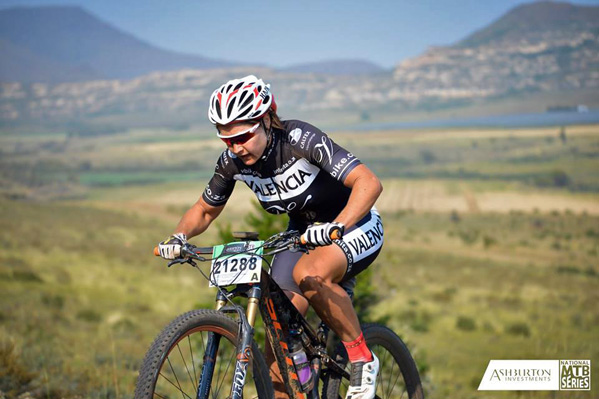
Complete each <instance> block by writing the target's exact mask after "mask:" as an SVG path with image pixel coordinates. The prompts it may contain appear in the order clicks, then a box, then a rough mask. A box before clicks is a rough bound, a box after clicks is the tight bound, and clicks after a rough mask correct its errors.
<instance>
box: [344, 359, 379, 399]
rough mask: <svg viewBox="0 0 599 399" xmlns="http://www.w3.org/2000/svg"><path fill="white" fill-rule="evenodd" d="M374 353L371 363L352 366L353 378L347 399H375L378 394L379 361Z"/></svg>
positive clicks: (359, 363) (353, 364) (351, 378)
mask: <svg viewBox="0 0 599 399" xmlns="http://www.w3.org/2000/svg"><path fill="white" fill-rule="evenodd" d="M371 353H372V361H371V362H358V363H352V364H351V377H350V381H349V388H348V390H347V395H345V399H373V398H374V396H375V394H376V377H377V375H378V374H379V359H378V358H377V357H376V355H375V354H374V353H373V352H371Z"/></svg>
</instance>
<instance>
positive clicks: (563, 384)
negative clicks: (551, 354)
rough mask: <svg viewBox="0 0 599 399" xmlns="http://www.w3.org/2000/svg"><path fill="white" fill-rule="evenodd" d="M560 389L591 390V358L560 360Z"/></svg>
mask: <svg viewBox="0 0 599 399" xmlns="http://www.w3.org/2000/svg"><path fill="white" fill-rule="evenodd" d="M559 377H560V378H559V389H560V390H562V391H590V390H591V361H590V360H560V361H559Z"/></svg>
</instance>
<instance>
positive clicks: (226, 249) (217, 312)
mask: <svg viewBox="0 0 599 399" xmlns="http://www.w3.org/2000/svg"><path fill="white" fill-rule="evenodd" d="M234 237H235V238H236V239H238V240H239V241H237V242H232V243H228V244H224V245H218V246H215V247H196V246H193V245H191V244H186V245H184V246H183V247H182V248H181V258H180V259H175V260H173V261H170V262H169V267H170V266H172V265H176V264H189V265H191V266H193V267H194V268H196V269H197V270H199V271H200V273H202V275H203V276H204V277H205V278H206V279H207V280H208V281H209V286H211V287H216V289H217V294H216V308H215V309H213V310H211V309H198V310H192V311H190V312H187V313H185V314H182V315H181V316H179V317H177V318H176V319H175V320H173V321H172V322H171V323H170V324H169V325H168V326H166V327H165V328H164V330H163V331H162V332H161V333H160V334H159V335H158V336H157V338H156V339H155V340H154V343H153V344H152V345H151V347H150V349H149V350H148V352H147V354H146V356H145V358H144V360H143V362H142V366H141V369H140V372H139V376H138V379H137V385H136V388H135V398H136V399H149V398H162V399H166V398H181V399H208V398H221V397H222V398H230V399H241V398H244V397H246V398H255V397H258V398H261V399H262V398H264V399H270V398H274V391H273V387H272V381H271V377H270V374H269V368H268V366H267V364H266V361H265V359H264V355H263V354H262V352H261V351H260V348H259V347H258V344H257V343H256V342H255V340H254V331H255V330H254V325H255V322H256V316H257V314H258V313H260V315H261V317H262V321H263V324H264V330H265V332H266V339H268V341H269V342H270V345H271V346H272V349H273V352H274V355H275V360H276V362H277V363H278V366H279V370H280V372H281V377H282V380H283V383H284V385H285V389H286V391H287V393H288V395H289V397H290V398H291V399H316V398H319V397H320V395H319V387H320V383H321V382H322V398H323V399H338V398H344V397H345V393H346V391H347V389H348V386H349V378H350V374H349V369H350V365H349V362H348V359H347V353H346V351H345V348H344V346H343V345H342V344H341V342H340V341H339V340H338V339H337V342H338V344H337V345H331V342H333V337H332V335H333V334H329V329H328V327H327V326H326V325H325V324H324V322H320V324H319V325H318V327H317V328H316V329H314V328H313V327H312V326H311V325H310V324H309V323H308V322H307V321H306V319H305V318H304V317H303V316H302V315H301V314H300V313H299V312H298V311H297V309H296V308H295V306H293V304H292V303H291V301H290V300H289V299H288V298H287V296H286V295H285V293H284V292H283V290H282V289H281V288H280V287H279V286H278V285H277V283H276V282H275V281H274V280H273V279H272V278H270V275H269V271H270V261H269V257H270V256H272V255H275V254H277V253H279V252H282V251H302V252H308V251H310V250H311V249H313V248H310V247H309V246H307V245H305V244H302V241H303V237H301V236H300V234H299V233H298V232H297V231H285V232H282V233H278V234H275V235H273V236H272V237H270V238H268V239H266V240H264V241H260V240H258V234H257V233H248V232H244V233H234ZM156 251H157V248H156V249H155V254H156ZM197 262H210V263H211V267H210V271H209V272H208V271H206V272H204V271H203V270H202V269H201V268H200V267H199V266H198V263H197ZM263 266H264V267H263ZM350 294H351V292H350ZM245 299H247V300H245ZM240 302H241V303H245V307H244V306H242V305H241V304H239V303H240ZM361 327H362V330H363V333H364V337H365V339H366V342H367V344H368V347H369V348H370V349H371V350H372V351H373V352H374V353H375V354H376V355H377V357H378V358H379V360H380V372H379V375H378V377H377V388H376V397H377V398H379V399H386V398H410V399H414V398H415V399H421V398H424V393H423V390H422V385H421V382H420V376H419V374H418V369H417V367H416V364H415V362H414V359H413V358H412V356H411V354H410V352H409V350H408V348H407V347H406V345H405V344H404V343H403V342H402V340H401V339H400V338H399V337H398V336H397V335H396V334H395V333H394V332H393V331H391V330H390V329H388V328H387V327H384V326H381V325H377V324H365V325H362V326H361ZM327 342H328V348H329V349H327ZM298 346H299V347H300V348H301V349H302V350H303V351H304V352H305V354H306V357H307V359H308V361H309V367H310V372H311V373H312V376H313V379H312V381H313V384H311V385H310V387H307V386H306V385H305V384H304V388H303V389H302V381H300V379H301V375H300V376H298V374H299V371H300V370H299V369H298V368H297V365H295V364H294V362H293V358H292V356H291V348H297V347H298ZM331 347H332V348H331ZM294 353H295V352H294ZM303 366H304V367H305V366H306V365H305V364H304V365H303ZM302 371H305V368H304V369H303V370H302Z"/></svg>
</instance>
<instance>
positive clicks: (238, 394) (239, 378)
mask: <svg viewBox="0 0 599 399" xmlns="http://www.w3.org/2000/svg"><path fill="white" fill-rule="evenodd" d="M241 288H242V287H238V288H237V289H236V290H235V291H238V290H239V289H241ZM245 288H246V289H247V293H246V294H247V296H248V298H249V301H248V307H247V314H246V313H244V312H243V308H242V307H240V306H226V307H225V304H226V299H227V298H226V296H225V294H223V291H219V292H218V294H217V297H216V310H221V311H224V312H236V313H237V314H238V315H239V320H240V323H241V324H240V331H239V341H238V344H237V348H238V350H237V356H236V359H237V360H236V362H235V372H234V373H233V383H232V385H231V394H230V396H229V398H231V399H242V397H243V386H244V385H245V378H246V375H247V367H248V364H249V363H250V361H251V359H252V357H251V352H252V350H251V348H252V340H253V338H254V321H255V320H256V313H257V311H258V300H259V298H260V291H261V290H260V287H258V286H252V287H249V288H248V287H245ZM220 339H221V335H218V334H215V333H209V334H208V340H207V342H206V352H205V354H204V365H203V367H202V372H201V374H200V375H201V377H200V382H199V387H198V391H197V393H198V394H197V399H208V398H209V395H210V386H211V384H212V377H213V374H214V366H215V364H216V362H215V360H216V354H217V352H218V347H219V344H220Z"/></svg>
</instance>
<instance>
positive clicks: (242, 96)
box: [239, 90, 249, 108]
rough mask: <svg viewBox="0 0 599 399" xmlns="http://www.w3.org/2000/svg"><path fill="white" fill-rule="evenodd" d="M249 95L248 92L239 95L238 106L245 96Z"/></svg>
mask: <svg viewBox="0 0 599 399" xmlns="http://www.w3.org/2000/svg"><path fill="white" fill-rule="evenodd" d="M248 93H249V91H247V90H246V91H244V92H243V93H241V97H239V104H241V103H242V102H243V99H244V98H245V96H247V95H248ZM243 107H244V105H242V106H241V108H243Z"/></svg>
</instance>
